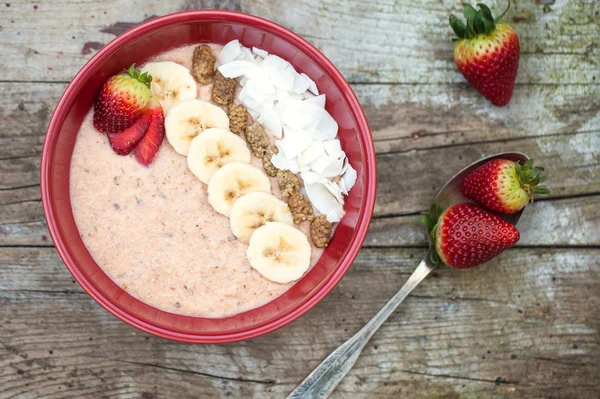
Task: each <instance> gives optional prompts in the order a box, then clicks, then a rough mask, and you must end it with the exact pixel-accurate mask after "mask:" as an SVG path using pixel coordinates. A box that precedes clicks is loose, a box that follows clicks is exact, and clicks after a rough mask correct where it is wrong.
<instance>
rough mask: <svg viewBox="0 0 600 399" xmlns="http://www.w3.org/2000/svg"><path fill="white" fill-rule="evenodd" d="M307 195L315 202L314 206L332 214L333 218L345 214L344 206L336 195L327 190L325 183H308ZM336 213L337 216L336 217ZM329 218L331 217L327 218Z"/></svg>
mask: <svg viewBox="0 0 600 399" xmlns="http://www.w3.org/2000/svg"><path fill="white" fill-rule="evenodd" d="M305 187H306V195H307V196H308V199H309V200H310V202H311V203H312V204H313V206H314V207H315V208H316V209H317V210H318V211H319V212H320V213H322V214H324V215H330V213H331V212H333V213H331V216H332V219H336V217H337V219H338V221H339V219H340V218H341V216H342V215H343V214H344V207H343V206H342V204H340V203H339V202H338V201H337V200H336V199H335V197H334V196H333V195H332V194H331V193H330V192H329V190H327V188H326V187H325V185H324V184H321V183H315V184H307V185H306V186H305ZM334 215H335V217H334ZM327 220H329V218H328V219H327Z"/></svg>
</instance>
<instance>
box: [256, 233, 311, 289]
mask: <svg viewBox="0 0 600 399" xmlns="http://www.w3.org/2000/svg"><path fill="white" fill-rule="evenodd" d="M310 251H311V248H310V243H309V242H308V238H306V235H305V234H304V233H303V232H301V231H300V230H298V229H297V228H295V227H294V226H290V225H289V224H286V223H280V222H270V223H267V224H265V225H263V226H261V227H259V228H258V229H256V230H255V231H254V233H253V234H252V236H251V237H250V245H249V246H248V251H247V252H246V256H247V257H248V260H249V261H250V265H251V266H252V267H253V268H255V269H256V270H257V271H258V272H259V273H260V274H262V275H263V276H265V277H266V278H268V279H269V280H271V281H275V282H277V283H282V284H284V283H289V282H290V281H294V280H298V279H299V278H300V277H302V276H303V275H304V273H305V272H306V270H308V268H309V267H310Z"/></svg>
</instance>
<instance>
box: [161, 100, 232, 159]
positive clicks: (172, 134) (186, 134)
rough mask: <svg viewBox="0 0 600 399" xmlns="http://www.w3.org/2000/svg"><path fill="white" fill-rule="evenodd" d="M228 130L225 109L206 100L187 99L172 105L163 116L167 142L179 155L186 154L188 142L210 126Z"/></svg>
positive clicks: (188, 146)
mask: <svg viewBox="0 0 600 399" xmlns="http://www.w3.org/2000/svg"><path fill="white" fill-rule="evenodd" d="M213 127H216V128H219V129H225V130H229V118H228V117H227V114H226V113H225V111H223V110H222V109H221V108H219V107H217V106H216V105H214V104H211V103H209V102H208V101H202V100H187V101H182V102H179V103H177V104H175V105H174V106H173V108H171V109H170V110H169V112H167V116H166V117H165V131H166V134H167V140H169V144H171V145H172V146H173V148H174V149H175V151H177V152H178V153H180V154H181V155H187V154H188V151H189V148H190V143H191V142H192V140H193V139H194V138H195V137H196V136H198V135H199V134H200V133H202V132H203V131H205V130H206V129H210V128H213Z"/></svg>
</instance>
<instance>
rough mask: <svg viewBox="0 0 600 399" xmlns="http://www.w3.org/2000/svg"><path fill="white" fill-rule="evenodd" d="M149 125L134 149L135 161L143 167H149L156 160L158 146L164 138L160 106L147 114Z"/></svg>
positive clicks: (163, 123) (163, 119) (163, 124)
mask: <svg viewBox="0 0 600 399" xmlns="http://www.w3.org/2000/svg"><path fill="white" fill-rule="evenodd" d="M147 114H148V115H150V123H149V124H148V129H147V131H146V134H145V135H144V137H143V138H142V139H141V141H140V142H139V144H138V145H137V147H135V159H137V161H138V162H139V163H141V164H142V165H144V166H149V165H150V164H151V163H152V162H153V161H154V158H156V154H157V153H158V149H159V148H160V144H161V143H162V141H163V138H164V137H165V118H164V115H163V109H162V107H161V106H160V105H157V106H156V107H154V108H152V109H151V110H150V111H148V112H147Z"/></svg>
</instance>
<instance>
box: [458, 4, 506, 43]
mask: <svg viewBox="0 0 600 399" xmlns="http://www.w3.org/2000/svg"><path fill="white" fill-rule="evenodd" d="M463 7H464V9H463V15H464V17H465V20H466V21H467V23H466V24H465V23H464V22H463V21H462V20H460V19H459V18H458V17H456V16H455V15H453V14H450V19H449V21H450V26H451V27H452V30H453V31H454V33H455V34H456V36H458V37H459V38H460V39H471V38H473V37H475V36H477V35H479V34H485V35H489V34H490V33H492V32H493V31H494V29H496V23H497V22H498V21H500V20H501V19H502V17H504V15H505V14H506V12H507V11H508V9H509V8H510V1H509V2H508V7H507V8H506V10H505V11H504V12H503V13H502V14H500V15H499V16H498V17H496V18H494V16H493V15H492V10H490V8H489V7H488V6H487V5H485V4H483V3H477V7H478V9H477V10H476V9H475V8H474V7H473V6H472V5H470V4H463Z"/></svg>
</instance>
